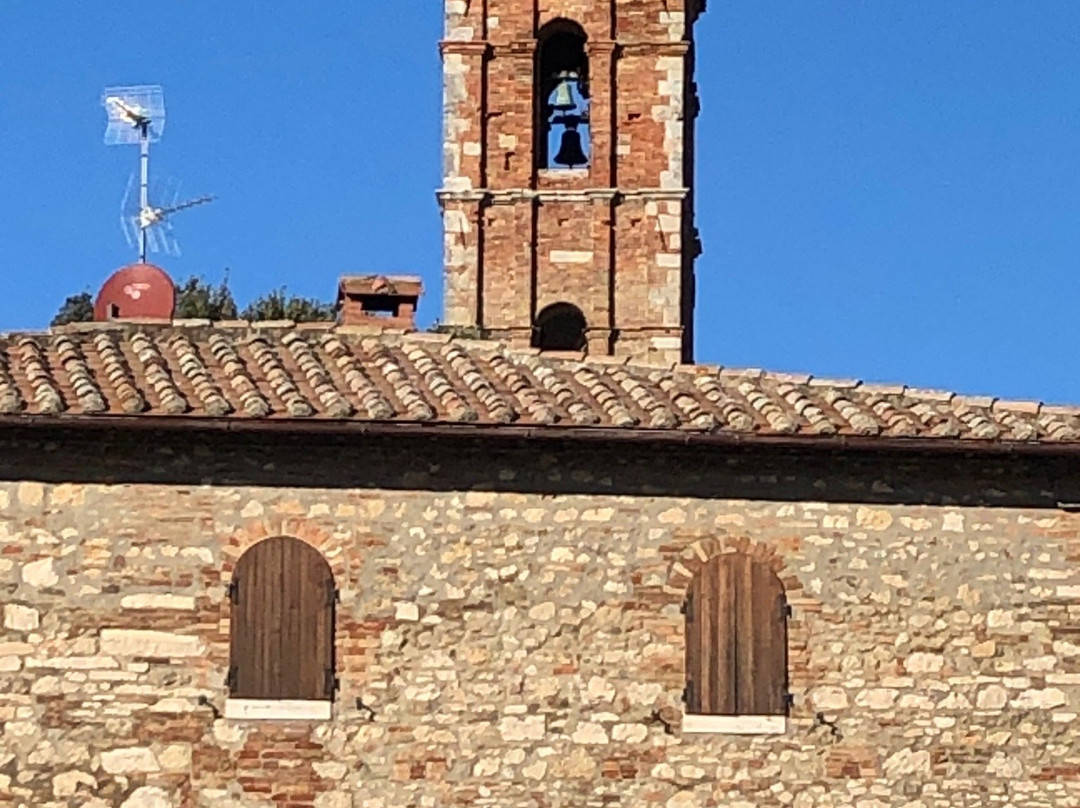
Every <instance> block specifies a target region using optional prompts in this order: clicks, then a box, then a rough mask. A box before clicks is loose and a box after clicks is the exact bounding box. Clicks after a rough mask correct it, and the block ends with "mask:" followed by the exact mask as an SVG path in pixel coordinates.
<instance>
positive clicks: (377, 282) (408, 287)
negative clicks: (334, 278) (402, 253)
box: [338, 275, 424, 299]
mask: <svg viewBox="0 0 1080 808" xmlns="http://www.w3.org/2000/svg"><path fill="white" fill-rule="evenodd" d="M423 288H424V284H423V281H421V279H420V276H419V275H343V276H342V277H341V281H340V282H339V284H338V298H339V299H340V298H342V297H360V296H364V297H368V296H370V297H420V295H421V293H422V292H423Z"/></svg>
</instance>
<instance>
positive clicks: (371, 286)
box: [338, 275, 423, 331]
mask: <svg viewBox="0 0 1080 808" xmlns="http://www.w3.org/2000/svg"><path fill="white" fill-rule="evenodd" d="M422 292H423V283H422V282H421V280H420V278H419V277H417V276H415V275H346V276H344V277H343V278H342V279H341V281H340V283H339V284H338V307H339V308H340V309H341V323H342V325H373V326H380V327H383V328H400V329H403V330H405V331H415V330H416V307H417V304H418V303H419V301H420V295H421V293H422Z"/></svg>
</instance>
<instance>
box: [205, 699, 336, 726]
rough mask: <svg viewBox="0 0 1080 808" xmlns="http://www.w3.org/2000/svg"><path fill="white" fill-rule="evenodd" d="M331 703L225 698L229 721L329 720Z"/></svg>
mask: <svg viewBox="0 0 1080 808" xmlns="http://www.w3.org/2000/svg"><path fill="white" fill-rule="evenodd" d="M332 707H333V703H332V702H329V701H300V700H293V699H227V700H226V701H225V717H226V718H227V719H229V720H231V721H329V720H330V715H331V708H332Z"/></svg>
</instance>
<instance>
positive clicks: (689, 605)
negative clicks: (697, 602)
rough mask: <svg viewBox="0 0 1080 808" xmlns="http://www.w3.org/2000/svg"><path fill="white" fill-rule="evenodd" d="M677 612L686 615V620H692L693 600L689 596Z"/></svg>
mask: <svg viewBox="0 0 1080 808" xmlns="http://www.w3.org/2000/svg"><path fill="white" fill-rule="evenodd" d="M679 611H680V612H682V613H683V614H685V615H686V619H687V620H693V619H694V599H693V598H691V597H690V596H689V595H688V596H687V598H686V600H684V601H683V602H682V606H681V607H679Z"/></svg>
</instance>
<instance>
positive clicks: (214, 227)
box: [0, 0, 1080, 402]
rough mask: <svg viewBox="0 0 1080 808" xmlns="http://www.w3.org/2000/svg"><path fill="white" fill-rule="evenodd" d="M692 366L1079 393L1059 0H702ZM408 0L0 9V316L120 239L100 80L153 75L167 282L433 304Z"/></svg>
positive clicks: (417, 50)
mask: <svg viewBox="0 0 1080 808" xmlns="http://www.w3.org/2000/svg"><path fill="white" fill-rule="evenodd" d="M709 5H710V10H709V12H708V13H707V14H706V15H705V17H704V18H703V20H702V22H701V24H700V27H699V74H698V81H699V83H700V85H701V91H702V96H703V102H704V105H703V106H704V109H703V116H702V119H701V127H700V132H699V158H698V188H699V192H698V207H699V225H700V227H701V230H702V235H703V239H704V244H705V254H704V256H703V257H702V258H701V260H700V261H699V266H698V274H699V292H700V294H699V308H698V350H697V353H698V359H699V361H702V362H710V363H722V364H725V365H729V366H751V367H766V368H770V369H775V370H791V371H807V372H812V373H815V374H816V375H822V376H841V377H854V378H862V379H868V380H878V381H895V382H906V383H908V384H912V385H921V386H928V387H948V388H953V389H958V390H962V391H966V392H973V393H993V394H996V395H1000V396H1002V397H1023V398H1042V399H1044V400H1051V401H1077V402H1080V374H1078V373H1076V372H1075V371H1074V367H1075V365H1076V362H1075V360H1074V358H1073V357H1074V354H1075V348H1074V343H1073V342H1072V340H1073V339H1075V338H1076V334H1077V316H1076V310H1077V308H1078V307H1080V278H1078V275H1080V272H1078V269H1080V227H1078V223H1080V162H1078V160H1077V150H1078V147H1080V69H1078V68H1080V3H1077V2H1076V0H1039V1H1038V2H1032V0H948V2H942V0H821V2H813V3H809V2H806V0H711V2H710V4H709ZM440 32H441V3H439V2H437V0H350V1H348V2H346V0H327V2H321V3H318V4H313V3H306V4H303V5H301V4H298V3H297V4H292V3H290V4H284V3H279V4H270V3H268V2H253V1H252V0H230V2H229V3H228V4H225V3H221V2H209V0H188V2H184V3H182V4H181V3H144V2H131V0H109V1H108V2H107V3H94V4H89V3H68V2H60V1H59V0H24V1H23V2H16V0H8V2H0V155H2V158H3V159H2V160H0V327H2V328H3V329H5V330H13V329H22V328H39V327H42V326H44V325H46V324H47V322H48V320H49V318H50V317H51V316H52V314H53V313H54V312H55V310H56V308H57V306H58V305H59V303H60V302H61V301H62V299H63V298H64V297H65V296H66V295H67V294H70V293H73V292H77V291H81V290H84V289H86V290H91V291H94V292H96V291H97V289H98V287H99V286H100V284H101V283H102V282H103V281H104V280H105V278H106V277H107V275H108V274H109V273H110V271H111V270H113V269H114V268H116V267H118V266H120V265H121V264H123V263H126V262H128V261H129V260H130V258H131V257H132V255H131V252H130V250H129V249H128V247H127V245H126V243H125V241H124V238H123V236H122V233H121V231H120V228H119V224H118V211H119V206H120V200H121V197H122V195H123V192H124V186H125V184H126V182H127V178H128V176H129V174H130V172H131V171H132V169H133V168H134V167H135V153H134V150H133V149H130V148H107V147H106V146H104V145H103V144H102V142H101V136H102V133H103V130H104V113H103V111H102V110H101V108H100V106H99V96H100V93H101V90H102V89H103V88H104V87H106V86H109V85H114V84H135V83H160V84H162V85H164V86H165V90H166V100H167V103H168V105H169V121H168V127H167V131H166V136H165V139H164V141H163V142H162V143H161V144H160V147H158V148H157V149H156V151H155V153H154V160H155V166H154V167H155V171H156V173H157V174H159V175H161V176H168V177H176V178H180V179H181V180H182V181H183V188H184V191H185V192H186V193H188V194H190V195H198V194H202V193H214V194H217V196H218V201H216V202H215V203H214V204H213V205H212V206H210V207H207V208H200V209H197V210H193V211H190V212H188V213H185V214H183V218H178V219H177V226H178V235H179V237H180V239H181V243H182V245H183V249H184V253H183V255H182V256H181V257H180V258H176V259H162V260H161V263H162V264H163V265H164V266H166V268H167V269H168V270H169V271H170V272H172V273H173V275H174V276H175V277H178V278H180V277H186V276H187V275H189V274H201V275H204V276H206V277H207V278H209V279H211V280H218V279H220V278H221V277H222V274H223V273H224V271H225V269H226V268H228V270H229V273H230V275H229V276H230V280H231V283H232V286H233V288H234V290H235V291H236V293H237V296H238V298H240V299H241V302H243V301H245V300H246V299H248V298H250V297H252V296H254V295H255V294H257V293H258V292H260V291H263V290H266V289H269V288H272V287H276V286H280V285H287V286H288V287H289V288H290V290H292V291H295V292H298V293H302V294H306V295H312V296H319V297H327V298H328V297H331V296H332V294H333V290H334V287H335V282H336V278H337V276H338V275H340V274H342V273H349V272H353V273H358V272H385V273H396V272H410V273H412V272H416V273H419V274H421V275H423V276H424V278H425V281H426V285H427V289H428V294H427V295H426V297H425V300H424V302H423V304H422V310H423V315H424V320H425V322H429V321H431V320H433V319H435V318H436V317H437V316H438V314H439V310H440V307H441V300H440V294H439V292H440V286H441V284H440V277H439V276H440V261H441V235H440V222H439V216H438V209H437V206H436V204H435V201H434V190H435V188H436V186H437V185H438V183H439V141H440V132H439V126H440V103H441V98H440V75H439V69H440V66H439V58H438V51H437V48H436V41H437V40H438V38H439V35H440Z"/></svg>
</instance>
